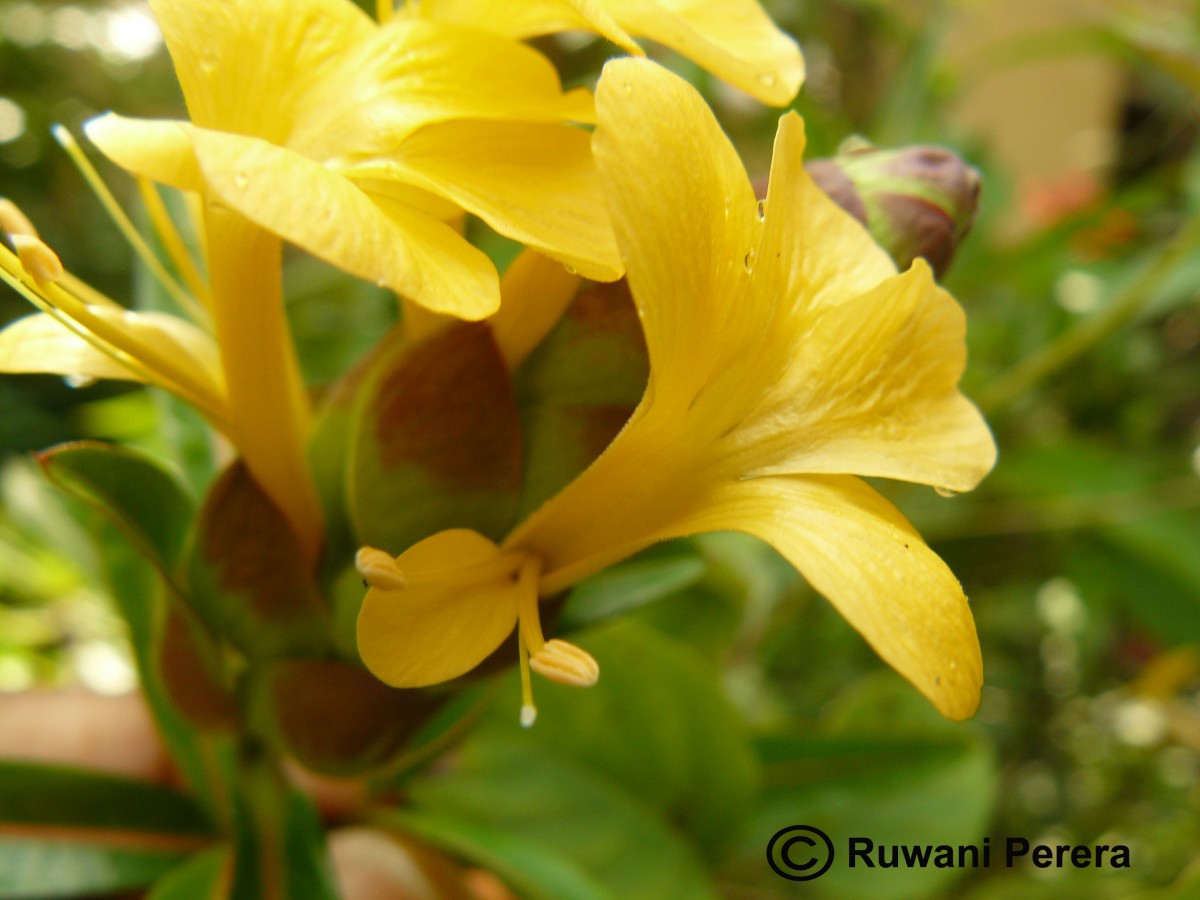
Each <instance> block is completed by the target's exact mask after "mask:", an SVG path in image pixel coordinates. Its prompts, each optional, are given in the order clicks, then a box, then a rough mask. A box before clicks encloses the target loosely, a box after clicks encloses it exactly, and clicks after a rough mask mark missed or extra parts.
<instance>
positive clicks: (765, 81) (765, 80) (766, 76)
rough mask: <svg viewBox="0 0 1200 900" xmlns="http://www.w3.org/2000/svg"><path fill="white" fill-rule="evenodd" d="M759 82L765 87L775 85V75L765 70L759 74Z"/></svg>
mask: <svg viewBox="0 0 1200 900" xmlns="http://www.w3.org/2000/svg"><path fill="white" fill-rule="evenodd" d="M758 83H759V84H761V85H762V86H763V87H775V76H774V75H772V74H771V73H770V72H764V73H763V74H762V75H759V76H758Z"/></svg>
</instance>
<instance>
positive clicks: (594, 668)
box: [529, 638, 600, 687]
mask: <svg viewBox="0 0 1200 900" xmlns="http://www.w3.org/2000/svg"><path fill="white" fill-rule="evenodd" d="M529 668H531V669H533V671H535V672H537V673H538V674H539V675H541V676H542V677H543V678H549V679H550V680H551V681H556V682H558V683H559V684H569V685H571V686H572V687H591V686H592V685H593V684H595V683H596V681H597V680H598V679H599V678H600V665H599V664H598V663H597V662H596V660H595V659H593V658H592V655H591V654H590V653H588V652H587V651H586V650H583V649H581V648H579V647H576V646H575V645H574V644H568V643H567V642H566V641H562V640H559V639H558V638H553V639H551V640H549V641H546V643H545V644H544V645H543V646H542V649H541V650H539V651H538V652H537V653H535V654H533V655H532V656H531V657H529Z"/></svg>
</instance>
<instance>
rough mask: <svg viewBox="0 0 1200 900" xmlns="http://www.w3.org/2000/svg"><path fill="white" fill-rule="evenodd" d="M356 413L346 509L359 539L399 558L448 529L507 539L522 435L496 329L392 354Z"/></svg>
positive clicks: (462, 325) (452, 330) (447, 332)
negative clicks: (494, 333)
mask: <svg viewBox="0 0 1200 900" xmlns="http://www.w3.org/2000/svg"><path fill="white" fill-rule="evenodd" d="M359 401H360V402H359V406H358V407H357V423H356V426H355V428H354V432H353V436H352V446H351V449H350V467H349V471H348V473H347V474H348V478H349V482H348V485H349V486H348V489H347V503H348V506H349V510H350V518H351V521H352V522H353V523H354V528H355V532H356V534H357V537H358V540H359V542H360V543H364V544H371V545H372V546H376V547H380V548H383V549H386V550H388V551H390V552H395V553H398V552H400V551H402V550H404V549H406V548H407V547H409V546H411V545H412V544H414V543H416V542H417V541H419V540H420V539H421V538H424V537H427V536H428V535H430V534H433V533H434V532H437V531H441V530H442V529H446V528H456V527H462V528H473V529H475V530H476V531H479V532H481V533H482V534H486V535H488V536H489V537H493V538H497V539H498V538H500V537H501V536H502V535H503V534H504V532H505V531H507V530H508V528H509V526H510V525H511V523H512V521H513V516H514V513H515V510H516V503H517V491H518V487H519V484H520V478H521V433H520V424H519V421H518V417H517V408H516V402H515V400H514V399H513V394H512V388H511V385H510V380H509V375H508V370H507V368H506V367H505V364H504V360H503V358H502V357H501V355H500V351H499V349H498V348H497V347H496V343H495V341H494V340H493V338H492V336H491V331H490V329H489V328H488V327H487V326H486V325H484V324H480V323H466V322H456V323H454V324H451V325H448V326H446V327H445V328H443V329H441V330H440V331H438V332H436V333H435V334H433V335H432V336H430V337H428V338H426V339H425V340H423V341H421V342H420V343H417V344H403V343H401V344H397V345H396V346H395V347H394V348H391V352H388V353H383V354H381V356H380V359H379V360H378V361H377V363H376V368H375V370H374V371H373V372H372V373H371V375H370V376H369V377H368V378H366V379H365V381H364V384H363V389H362V395H361V396H360V398H359Z"/></svg>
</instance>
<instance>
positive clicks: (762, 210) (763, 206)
mask: <svg viewBox="0 0 1200 900" xmlns="http://www.w3.org/2000/svg"><path fill="white" fill-rule="evenodd" d="M766 218H767V201H766V200H759V201H758V221H760V222H764V221H766Z"/></svg>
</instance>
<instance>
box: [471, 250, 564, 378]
mask: <svg viewBox="0 0 1200 900" xmlns="http://www.w3.org/2000/svg"><path fill="white" fill-rule="evenodd" d="M581 282H582V279H581V278H580V277H579V276H578V275H572V274H571V273H570V272H568V271H567V270H566V269H565V268H564V267H563V265H562V264H561V263H558V262H555V261H554V260H552V259H549V258H548V257H545V256H542V254H540V253H538V252H536V251H534V250H525V251H523V252H522V253H521V254H520V255H519V256H518V257H517V258H516V259H514V260H513V261H512V262H511V263H510V264H509V267H508V269H506V270H505V272H504V276H503V277H502V278H501V279H500V297H501V300H500V309H499V311H498V312H497V313H496V314H495V315H493V316H492V317H491V318H490V319H488V324H489V325H490V326H491V327H492V335H493V337H495V339H496V345H497V346H498V347H499V348H500V352H501V353H502V354H504V361H505V362H506V363H507V364H508V370H509V371H510V372H514V371H516V369H517V367H518V366H520V365H521V363H522V362H524V361H525V358H526V357H527V356H528V355H529V354H530V353H531V352H532V351H533V348H534V347H536V346H537V345H538V344H540V343H541V342H542V339H543V338H544V337H546V335H547V334H549V333H550V329H552V328H553V327H554V326H555V324H556V323H557V322H558V320H559V319H560V318H562V314H563V313H564V312H565V311H566V309H567V307H568V306H570V304H571V301H572V300H573V299H574V298H575V294H576V292H577V291H578V290H579V285H580V283H581Z"/></svg>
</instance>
